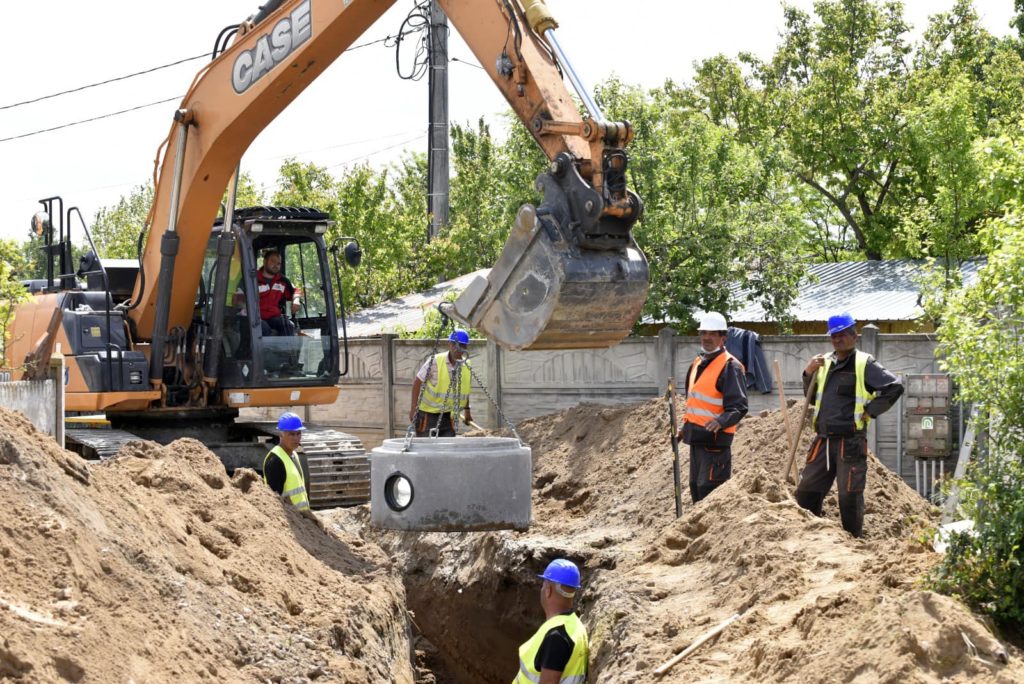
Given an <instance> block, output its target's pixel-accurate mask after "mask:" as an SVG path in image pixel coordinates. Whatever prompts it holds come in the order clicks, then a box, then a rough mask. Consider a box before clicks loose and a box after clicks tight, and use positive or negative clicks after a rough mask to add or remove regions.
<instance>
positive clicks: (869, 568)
mask: <svg viewBox="0 0 1024 684" xmlns="http://www.w3.org/2000/svg"><path fill="white" fill-rule="evenodd" d="M789 411H790V418H791V421H792V423H793V425H794V427H795V426H796V424H797V421H798V419H799V411H800V408H799V407H798V406H791V407H790V408H789ZM669 430H670V428H669V420H668V413H667V409H666V406H665V404H664V402H663V401H660V400H652V401H649V402H645V403H643V404H639V405H636V406H630V407H608V406H602V405H580V406H577V407H575V408H573V409H569V410H566V411H563V412H561V413H558V414H555V415H551V416H544V417H540V418H534V419H532V420H528V421H524V422H523V423H522V424H521V425H520V426H519V432H520V434H521V435H522V437H523V439H524V440H525V441H526V442H527V443H528V444H530V446H531V447H532V448H533V456H534V492H533V495H534V496H533V519H534V524H533V525H532V527H531V529H530V530H529V531H527V532H523V533H513V532H500V533H488V534H467V535H441V534H423V535H415V534H395V533H386V532H380V531H376V530H372V529H368V528H366V527H365V515H361V514H357V513H353V512H352V511H335V512H332V513H330V514H329V515H328V518H329V520H330V521H331V522H333V523H335V524H336V525H337V526H339V527H341V528H345V529H349V530H351V531H353V532H357V533H359V534H362V535H365V536H366V537H367V538H369V539H373V540H375V541H377V542H379V543H380V544H381V545H382V546H384V547H385V548H386V549H387V550H388V553H389V555H390V556H392V557H394V558H395V559H396V561H397V562H398V563H399V564H400V565H401V566H402V568H403V571H404V579H405V582H406V587H407V592H408V594H409V598H410V606H411V607H413V609H414V610H415V611H416V621H417V624H418V625H419V627H420V628H422V629H423V632H424V634H425V635H426V637H427V638H429V639H430V641H431V642H433V645H434V646H435V647H436V650H437V651H438V656H437V657H438V658H439V659H440V660H442V661H443V662H444V663H445V666H446V667H447V668H448V669H449V671H450V672H452V673H453V677H452V681H455V682H460V683H461V682H467V683H468V682H492V681H493V682H501V681H507V680H508V679H509V678H511V677H512V676H513V675H514V673H515V663H516V660H515V657H516V655H515V648H516V646H517V645H518V644H519V643H521V642H522V641H523V640H525V639H526V638H527V637H528V636H529V634H530V633H532V631H533V630H534V629H536V627H537V625H539V624H540V623H541V622H542V621H543V616H542V614H541V612H540V607H539V605H538V604H537V597H536V590H537V582H536V579H535V575H536V573H537V572H540V571H541V570H542V568H543V567H544V564H546V563H547V562H548V561H549V560H550V559H551V558H553V557H555V556H566V557H569V558H571V559H573V560H575V561H577V562H578V563H579V564H581V566H583V568H584V582H585V588H584V593H583V595H582V600H581V603H580V608H581V610H582V614H583V616H584V619H585V621H586V623H587V624H588V627H589V629H590V633H591V647H592V654H591V674H592V677H594V678H595V681H601V682H638V681H651V680H652V679H654V675H653V670H654V669H655V668H656V667H657V666H658V665H660V664H661V663H663V662H665V661H667V660H668V659H669V658H671V657H672V656H673V655H674V654H675V653H678V652H680V651H682V650H683V649H684V648H686V646H687V645H689V644H690V643H691V642H693V641H694V640H695V639H696V638H698V637H699V636H700V635H701V634H703V633H704V632H705V631H707V630H709V629H710V628H711V627H713V626H714V625H716V624H718V623H720V622H721V621H723V620H725V619H726V618H728V617H730V616H731V615H733V614H737V613H739V614H741V616H742V617H741V618H740V619H739V620H738V621H737V622H736V623H734V624H733V625H731V626H730V627H729V628H728V629H727V630H726V631H725V632H724V633H723V634H722V635H721V636H720V637H718V638H717V640H715V641H712V642H710V643H708V644H706V645H705V646H703V647H702V648H701V649H700V650H699V651H697V652H696V653H695V654H694V655H692V656H690V657H689V658H687V659H686V660H684V661H682V662H681V663H679V664H678V665H676V666H675V667H674V668H673V669H672V670H671V671H670V672H669V673H668V674H667V675H666V676H664V677H663V678H662V679H661V680H660V681H667V682H689V681H748V682H763V681H847V682H876V681H888V682H904V681H911V682H916V681H920V682H932V681H935V682H937V681H940V680H947V681H966V680H968V679H970V680H971V681H992V682H995V681H1024V666H1022V665H1021V664H1020V662H1019V655H1020V654H1019V653H1018V652H1017V651H1016V650H1015V649H1013V648H1012V647H1007V650H1004V647H1003V646H1001V645H1000V644H999V642H998V641H996V639H995V638H994V637H993V636H992V634H991V633H990V631H989V630H988V629H987V628H986V627H985V626H984V625H983V624H982V623H981V622H979V621H978V620H977V619H976V618H975V617H973V616H972V615H970V613H969V612H968V611H967V610H966V609H964V608H963V606H961V605H960V604H958V603H956V602H955V601H953V600H951V599H948V598H946V597H942V596H938V595H936V594H933V593H931V592H927V591H923V590H921V589H920V588H919V584H920V582H919V580H920V578H921V576H922V574H923V573H924V572H926V571H927V570H928V569H929V568H931V567H933V566H934V565H935V563H936V562H937V561H938V559H939V556H938V555H937V554H934V553H932V552H931V551H930V550H929V549H927V548H926V547H924V546H923V545H922V544H920V543H919V542H918V541H917V537H918V535H917V531H918V530H919V529H920V528H922V527H923V526H925V525H927V524H929V523H931V522H932V521H933V520H934V515H935V510H934V509H933V508H932V507H931V506H930V505H928V504H927V503H926V502H925V501H924V500H922V499H921V498H920V497H919V496H918V495H917V494H916V493H915V492H913V490H911V489H910V488H909V487H907V486H906V485H905V484H904V483H903V482H902V480H900V479H899V478H898V477H896V476H895V474H893V473H891V472H890V471H888V469H887V468H885V467H884V466H883V465H881V464H880V463H879V462H878V461H877V460H875V459H874V457H873V456H872V457H871V462H870V464H869V475H868V489H867V493H866V501H865V507H866V515H865V523H864V528H865V533H866V535H865V538H864V539H854V538H852V537H851V536H850V535H849V534H847V533H846V532H845V531H844V530H843V529H842V527H841V525H840V523H839V516H838V508H837V505H836V502H835V495H834V494H832V495H831V502H830V503H827V504H826V508H825V513H826V514H825V516H824V517H822V518H817V517H814V516H813V515H811V514H810V513H808V512H806V511H804V510H802V509H801V508H800V507H799V506H797V505H796V503H795V501H794V500H793V497H792V492H793V489H794V487H793V486H792V485H790V484H787V483H786V482H785V480H784V478H783V475H782V471H783V468H784V466H785V464H786V461H787V460H788V456H789V449H788V448H787V445H786V432H785V425H784V422H783V420H782V413H781V412H780V411H773V412H768V413H766V414H765V415H762V416H752V417H748V418H746V419H745V420H744V421H743V423H742V424H741V427H740V430H739V432H738V433H737V438H736V442H735V445H734V449H733V453H734V458H733V478H732V479H731V480H730V481H729V482H728V483H726V484H725V485H723V486H722V487H720V488H718V489H717V490H715V491H714V492H713V493H712V494H711V495H710V496H709V497H707V498H706V499H705V500H704V501H702V502H700V503H699V504H697V505H693V504H691V503H690V501H689V492H688V490H687V489H686V478H687V473H688V449H687V448H686V447H685V446H682V447H681V450H682V451H681V457H682V458H681V471H682V478H683V501H684V506H683V512H684V515H683V516H682V517H681V518H679V519H676V517H675V511H674V497H673V485H672V452H671V447H670V444H669V439H668V436H669ZM808 433H809V431H808V430H805V434H804V436H803V439H802V441H801V445H800V450H799V452H798V459H802V458H803V454H805V453H806V450H807V447H808V446H809V442H810V439H811V436H810V434H808ZM468 618H475V619H476V620H477V621H478V624H479V625H481V627H480V628H478V629H476V630H475V634H474V635H470V634H467V630H466V629H465V623H466V619H468ZM473 636H476V637H478V638H479V639H480V641H479V642H477V643H486V644H487V647H488V648H487V652H489V653H492V654H493V658H491V659H490V660H489V661H488V663H489V664H491V667H490V669H487V670H483V669H481V667H480V663H479V662H474V661H473V659H472V658H467V656H466V654H467V652H468V653H475V652H477V651H475V650H474V649H473V648H472V647H467V644H466V640H467V639H471V638H472V637H473ZM453 642H454V643H456V645H455V646H454V647H451V646H449V644H450V643H453ZM1007 655H1008V656H1009V657H1008V661H1009V664H1008V665H1007V664H1005V663H1004V659H1006V658H1007Z"/></svg>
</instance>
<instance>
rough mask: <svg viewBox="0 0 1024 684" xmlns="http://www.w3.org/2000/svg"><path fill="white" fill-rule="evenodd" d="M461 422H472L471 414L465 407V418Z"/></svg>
mask: <svg viewBox="0 0 1024 684" xmlns="http://www.w3.org/2000/svg"><path fill="white" fill-rule="evenodd" d="M463 422H465V423H466V424H467V425H468V424H469V423H472V422H473V416H472V415H471V414H470V412H469V409H466V419H465V421H463Z"/></svg>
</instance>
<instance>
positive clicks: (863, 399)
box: [811, 349, 875, 430]
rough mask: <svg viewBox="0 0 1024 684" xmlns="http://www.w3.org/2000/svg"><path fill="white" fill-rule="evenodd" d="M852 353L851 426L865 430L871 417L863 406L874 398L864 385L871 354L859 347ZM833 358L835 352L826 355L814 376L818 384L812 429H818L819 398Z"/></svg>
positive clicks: (823, 390)
mask: <svg viewBox="0 0 1024 684" xmlns="http://www.w3.org/2000/svg"><path fill="white" fill-rule="evenodd" d="M853 353H854V357H853V374H854V401H853V427H854V429H856V430H865V429H867V427H868V425H869V424H870V423H871V417H870V416H868V414H867V411H866V410H865V407H866V406H867V404H868V403H869V402H870V401H871V400H872V399H874V398H875V395H874V394H872V393H871V392H868V388H867V387H866V386H865V385H864V373H865V370H866V369H867V367H868V361H870V360H871V354H868V353H867V352H862V351H860V350H859V349H855V350H854V352H853ZM833 358H835V354H829V355H827V356H826V357H825V365H824V366H822V367H821V368H819V369H818V374H817V376H815V382H817V384H818V390H817V398H816V401H815V402H814V419H813V420H812V421H811V427H812V429H814V430H817V429H818V414H819V413H821V398H822V397H823V396H824V395H825V380H826V379H827V378H828V371H829V368H831V367H832V360H833Z"/></svg>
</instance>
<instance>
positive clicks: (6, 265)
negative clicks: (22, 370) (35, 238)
mask: <svg viewBox="0 0 1024 684" xmlns="http://www.w3.org/2000/svg"><path fill="white" fill-rule="evenodd" d="M25 268H26V262H25V258H24V256H23V250H22V245H20V244H18V243H17V242H15V241H14V240H0V368H9V367H10V364H11V363H12V362H13V361H14V360H13V359H8V358H7V357H6V351H7V348H8V345H9V344H10V343H11V342H12V341H13V340H12V339H11V338H10V333H11V332H12V331H10V330H9V326H10V323H11V321H12V320H13V318H14V311H15V309H16V308H17V306H18V304H20V303H21V302H22V301H24V300H25V299H27V298H28V292H27V291H26V290H25V287H24V286H23V285H22V284H21V280H22V277H21V276H20V275H19V274H21V273H23V272H24V270H25Z"/></svg>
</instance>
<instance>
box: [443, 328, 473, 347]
mask: <svg viewBox="0 0 1024 684" xmlns="http://www.w3.org/2000/svg"><path fill="white" fill-rule="evenodd" d="M448 341H449V342H455V343H456V344H469V333H468V332H466V331H465V330H461V329H460V330H455V331H454V332H453V333H452V334H451V335H449V336H448Z"/></svg>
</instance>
